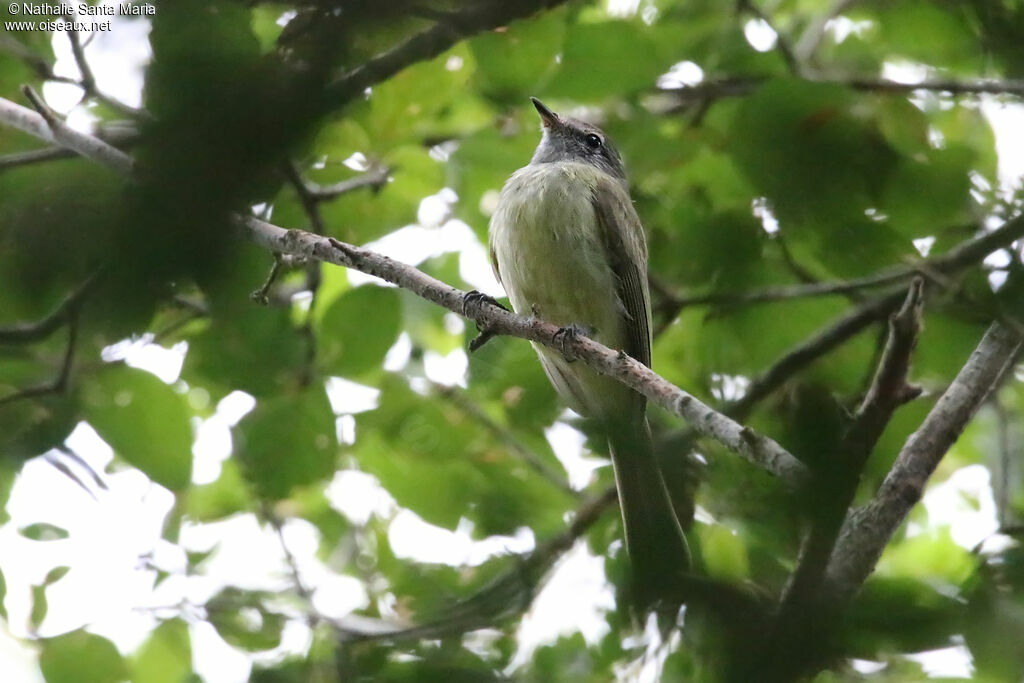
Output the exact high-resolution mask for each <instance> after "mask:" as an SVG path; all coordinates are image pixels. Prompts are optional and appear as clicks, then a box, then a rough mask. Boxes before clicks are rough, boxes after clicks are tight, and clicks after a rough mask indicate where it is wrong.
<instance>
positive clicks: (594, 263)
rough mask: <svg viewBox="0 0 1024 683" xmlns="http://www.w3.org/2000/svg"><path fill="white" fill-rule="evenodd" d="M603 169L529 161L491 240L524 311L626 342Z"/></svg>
mask: <svg viewBox="0 0 1024 683" xmlns="http://www.w3.org/2000/svg"><path fill="white" fill-rule="evenodd" d="M596 173H600V171H598V170H596V169H592V168H591V167H589V166H586V165H584V164H578V163H570V162H566V163H551V164H536V165H531V166H527V167H525V168H522V169H520V170H519V171H516V173H514V174H513V175H512V177H511V178H509V180H508V182H507V183H506V184H505V187H504V188H503V190H502V193H501V199H500V200H499V202H498V207H497V209H496V210H495V213H494V215H493V216H492V218H491V228H490V232H491V246H492V249H493V251H494V257H495V261H496V266H497V269H498V272H499V274H500V277H501V281H502V284H503V285H504V287H505V291H506V292H507V293H508V295H509V299H510V300H511V302H512V305H513V307H514V308H515V309H516V312H518V313H521V314H525V315H530V314H531V313H534V312H536V313H537V314H538V315H540V317H542V318H544V319H545V320H548V321H550V322H553V323H556V324H559V325H569V324H580V325H585V326H586V327H589V328H591V330H592V331H594V336H595V337H596V338H597V339H598V340H599V341H602V342H603V343H605V344H608V345H610V346H617V345H619V344H621V341H622V340H621V339H619V337H620V336H621V335H620V332H619V328H620V312H621V310H622V309H621V304H619V302H618V297H617V294H616V282H615V276H614V274H613V273H612V270H611V266H610V265H609V263H608V258H607V255H606V252H605V246H604V243H603V240H602V239H601V230H600V227H599V226H598V223H597V216H596V213H595V211H594V206H593V188H594V186H595V181H596V178H595V175H594V174H596Z"/></svg>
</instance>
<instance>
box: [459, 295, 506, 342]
mask: <svg viewBox="0 0 1024 683" xmlns="http://www.w3.org/2000/svg"><path fill="white" fill-rule="evenodd" d="M484 305H488V306H497V307H498V308H500V309H502V310H503V311H507V310H508V309H507V308H505V307H504V306H502V305H501V303H500V302H499V301H498V300H497V299H495V298H494V297H493V296H488V295H487V294H484V293H483V292H478V291H477V290H475V289H474V290H473V291H471V292H466V295H465V296H464V297H462V314H463V315H464V316H466V317H467V318H472V319H473V320H474V321H475V322H476V329H477V330H479V332H480V334H478V335H477V336H476V337H474V338H473V339H472V340H471V341H470V342H469V350H470V351H471V352H472V351H476V350H477V349H479V348H480V347H481V346H483V345H484V344H486V343H487V342H488V341H490V340H491V337H493V336H494V332H491V331H490V330H489V329H488V326H487V323H484V322H481V320H480V311H481V310H482V309H483V306H484Z"/></svg>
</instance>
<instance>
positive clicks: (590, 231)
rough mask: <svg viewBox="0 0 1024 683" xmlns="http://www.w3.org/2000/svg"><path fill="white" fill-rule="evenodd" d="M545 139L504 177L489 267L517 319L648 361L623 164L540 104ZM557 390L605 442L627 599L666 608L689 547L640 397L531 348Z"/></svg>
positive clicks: (592, 132) (647, 311)
mask: <svg viewBox="0 0 1024 683" xmlns="http://www.w3.org/2000/svg"><path fill="white" fill-rule="evenodd" d="M531 99H533V104H534V106H535V107H536V108H537V111H538V112H539V113H540V118H541V123H542V130H543V136H542V138H541V141H540V144H539V145H538V146H537V151H536V152H535V153H534V155H533V159H532V160H531V161H530V163H529V165H527V166H525V167H523V168H521V169H519V170H518V171H516V172H515V173H513V174H512V176H511V177H510V178H509V179H508V182H506V183H505V186H504V188H502V191H501V198H500V199H499V201H498V205H497V208H496V209H495V212H494V215H493V216H492V217H491V224H490V255H491V265H492V266H493V268H494V273H495V275H496V276H497V278H498V280H499V281H500V282H501V283H502V285H504V287H505V291H506V292H507V293H508V297H509V300H510V301H511V302H512V306H513V307H514V308H515V310H516V312H517V313H520V314H522V315H536V316H537V317H539V318H540V319H542V320H545V321H547V322H551V323H554V324H556V325H560V326H563V327H565V328H566V331H567V333H568V334H572V332H573V330H577V329H582V330H584V331H585V332H586V333H587V335H588V336H590V337H592V338H593V339H594V340H596V341H598V342H600V343H602V344H604V345H606V346H609V347H611V348H614V349H622V350H624V351H625V352H626V353H628V354H629V355H630V356H632V357H633V358H635V359H636V360H638V361H640V362H641V363H643V364H644V365H647V366H650V364H651V307H650V293H649V291H648V285H647V244H646V241H645V239H644V232H643V227H642V226H641V224H640V219H639V218H638V217H637V214H636V211H635V210H634V208H633V202H632V201H631V200H630V196H629V185H628V182H627V180H626V172H625V169H624V168H623V164H622V159H621V158H620V157H619V153H618V152H617V151H616V149H615V147H614V146H613V145H612V143H611V141H610V140H608V138H607V137H606V136H605V134H604V133H603V132H602V131H601V130H600V129H599V128H597V127H595V126H592V125H590V124H588V123H584V122H582V121H578V120H576V119H572V118H568V117H561V116H558V115H557V114H555V113H554V112H552V111H551V110H550V109H548V108H547V107H546V106H544V105H543V104H542V103H541V102H540V101H539V100H537V99H535V98H531ZM534 348H535V349H536V350H537V355H538V356H539V357H540V362H541V365H543V367H544V371H545V372H546V373H547V376H548V378H549V379H550V380H551V384H552V385H554V387H555V389H556V390H557V392H558V393H559V394H560V395H561V396H562V398H563V399H564V400H565V401H566V403H568V404H569V406H570V407H571V408H572V409H573V410H575V411H576V412H577V413H579V414H581V415H583V416H585V417H590V418H594V419H596V420H597V421H598V423H599V424H600V425H601V427H602V429H603V430H604V432H605V434H606V435H607V438H608V445H609V451H610V452H611V457H612V465H613V467H614V470H615V482H616V485H617V487H618V491H619V503H620V505H621V508H622V520H623V524H624V527H625V535H626V548H627V551H628V553H629V558H630V562H631V564H632V577H633V581H632V589H633V601H634V603H635V604H636V605H637V606H638V607H639V608H640V610H641V611H645V610H647V609H649V608H651V607H652V606H655V603H657V602H658V601H659V600H662V599H668V600H671V599H672V598H673V597H674V596H675V595H676V593H675V592H673V587H677V586H678V585H679V582H680V578H681V577H682V576H683V575H684V574H685V573H686V571H687V569H688V567H689V552H688V550H687V546H686V538H685V536H684V535H683V533H682V530H681V528H680V526H679V522H678V520H677V519H676V516H675V513H674V511H673V508H672V503H671V500H670V498H669V494H668V491H667V490H666V487H665V482H664V480H663V479H662V475H661V472H660V471H659V469H658V465H657V462H656V461H655V458H654V453H653V451H652V446H651V436H650V429H649V427H648V425H647V417H646V399H645V398H644V397H643V396H642V395H640V394H638V393H637V392H635V391H633V390H632V389H630V388H628V387H626V386H625V385H624V384H622V383H620V382H618V381H617V380H615V379H612V378H610V377H606V376H604V375H600V374H598V373H597V372H596V371H595V370H592V369H591V368H589V367H588V366H586V365H585V364H583V363H581V362H572V361H570V360H568V359H566V358H565V356H563V355H562V354H561V353H559V352H558V351H555V350H553V349H550V348H547V347H544V346H539V345H536V344H535V345H534Z"/></svg>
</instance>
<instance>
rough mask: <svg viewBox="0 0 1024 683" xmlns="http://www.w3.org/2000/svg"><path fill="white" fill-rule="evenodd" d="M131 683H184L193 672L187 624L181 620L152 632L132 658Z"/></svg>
mask: <svg viewBox="0 0 1024 683" xmlns="http://www.w3.org/2000/svg"><path fill="white" fill-rule="evenodd" d="M131 668H132V678H131V680H132V683H183V682H184V681H187V680H189V676H190V674H191V673H192V643H191V640H190V638H189V633H188V625H187V624H186V623H185V622H184V621H181V620H180V619H171V620H170V621H165V622H163V623H161V624H160V625H159V626H157V627H156V628H155V629H153V632H152V633H150V634H149V638H147V639H146V642H145V643H143V644H142V646H141V647H140V648H139V649H138V650H137V651H136V653H135V655H134V656H133V657H132V665H131Z"/></svg>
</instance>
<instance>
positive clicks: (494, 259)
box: [487, 244, 504, 285]
mask: <svg viewBox="0 0 1024 683" xmlns="http://www.w3.org/2000/svg"><path fill="white" fill-rule="evenodd" d="M487 254H488V256H490V259H491V270H493V271H494V279H495V280H497V281H498V284H500V285H503V284H504V283H503V282H502V281H501V269H500V268H498V253H497V252H496V251H494V245H493V244H492V245H491V246H490V248H489V249H488V250H487Z"/></svg>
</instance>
